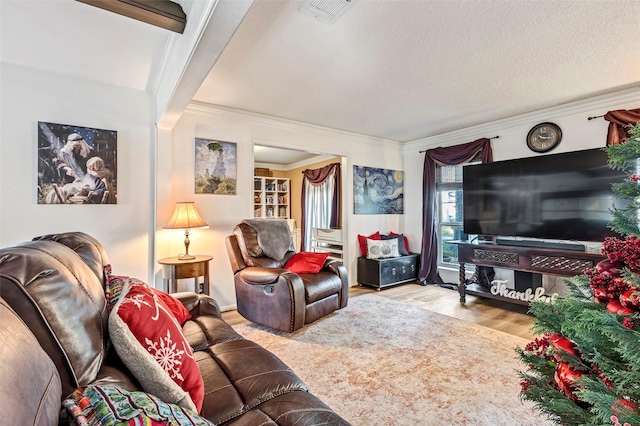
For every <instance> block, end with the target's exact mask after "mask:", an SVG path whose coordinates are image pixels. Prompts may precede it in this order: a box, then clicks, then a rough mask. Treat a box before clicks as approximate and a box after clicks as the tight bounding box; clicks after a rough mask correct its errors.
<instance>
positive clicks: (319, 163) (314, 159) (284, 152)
mask: <svg viewBox="0 0 640 426" xmlns="http://www.w3.org/2000/svg"><path fill="white" fill-rule="evenodd" d="M253 155H254V159H253V161H254V175H255V176H258V174H267V175H271V176H270V177H274V178H284V179H289V185H290V218H291V219H293V220H294V221H295V225H294V226H295V231H293V230H292V233H293V232H297V235H298V236H299V235H300V233H301V230H300V226H301V225H302V223H301V219H302V199H301V194H302V183H303V174H302V172H303V171H304V170H306V169H309V168H311V169H315V168H320V167H323V166H325V165H327V164H331V163H335V162H340V163H341V165H342V169H343V170H344V169H345V168H346V157H344V156H341V155H336V154H330V153H320V152H311V151H305V150H296V149H292V148H281V147H274V146H270V145H264V144H258V143H256V144H254V149H253ZM340 185H341V188H342V191H341V200H340V205H341V220H340V222H341V223H342V228H343V232H342V238H343V240H344V239H345V237H346V235H347V234H346V232H345V231H344V228H345V224H346V223H347V222H346V208H345V207H346V206H345V204H344V201H345V176H344V172H343V173H342V182H340ZM308 238H311V236H308ZM294 239H295V235H294ZM342 246H343V247H346V244H345V241H342ZM301 249H302V247H301V245H300V244H299V242H298V244H297V245H296V250H297V251H300V250H301ZM343 256H344V254H343ZM343 259H345V260H346V256H344V257H343ZM345 263H346V262H345Z"/></svg>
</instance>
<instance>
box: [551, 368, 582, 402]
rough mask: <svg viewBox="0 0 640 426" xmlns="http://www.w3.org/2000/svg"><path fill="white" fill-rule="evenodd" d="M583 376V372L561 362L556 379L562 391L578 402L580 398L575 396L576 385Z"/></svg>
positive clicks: (555, 375)
mask: <svg viewBox="0 0 640 426" xmlns="http://www.w3.org/2000/svg"><path fill="white" fill-rule="evenodd" d="M583 374H584V373H583V372H582V371H579V370H575V369H573V368H571V367H570V366H569V364H567V363H566V362H559V363H558V366H557V367H556V372H555V374H554V379H555V381H556V384H557V385H558V388H559V389H560V391H561V392H562V393H564V394H565V395H566V396H567V398H569V399H572V400H576V401H577V400H578V398H577V397H576V395H575V394H574V392H575V390H576V389H577V387H576V384H575V383H576V380H578V379H579V378H580V377H582V375H583Z"/></svg>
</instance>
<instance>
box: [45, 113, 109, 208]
mask: <svg viewBox="0 0 640 426" xmlns="http://www.w3.org/2000/svg"><path fill="white" fill-rule="evenodd" d="M37 133H38V204H116V203H117V199H118V191H117V182H118V168H117V142H118V134H117V132H116V131H115V130H103V129H94V128H90V127H81V126H74V125H70V124H57V123H46V122H43V121H39V122H38V132H37Z"/></svg>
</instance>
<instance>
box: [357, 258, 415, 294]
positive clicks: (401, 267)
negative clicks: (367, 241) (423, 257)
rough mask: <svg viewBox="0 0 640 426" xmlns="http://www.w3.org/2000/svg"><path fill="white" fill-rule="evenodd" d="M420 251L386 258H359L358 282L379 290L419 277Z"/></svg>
mask: <svg viewBox="0 0 640 426" xmlns="http://www.w3.org/2000/svg"><path fill="white" fill-rule="evenodd" d="M419 258H420V255H419V254H418V253H411V254H410V255H408V256H400V257H389V258H384V259H367V258H366V257H364V256H362V257H359V258H358V284H360V285H366V286H370V287H376V288H377V289H378V290H380V289H382V288H384V287H389V286H392V285H397V284H403V283H408V282H411V281H415V280H417V279H418V260H419Z"/></svg>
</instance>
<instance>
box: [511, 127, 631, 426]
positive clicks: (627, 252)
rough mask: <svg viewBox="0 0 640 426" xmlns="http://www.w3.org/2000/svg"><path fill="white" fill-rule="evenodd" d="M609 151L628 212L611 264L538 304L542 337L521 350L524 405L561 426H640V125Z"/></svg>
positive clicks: (612, 241)
mask: <svg viewBox="0 0 640 426" xmlns="http://www.w3.org/2000/svg"><path fill="white" fill-rule="evenodd" d="M629 135H630V137H629V138H628V139H627V141H626V142H625V143H624V144H621V145H616V146H610V147H607V148H604V149H605V150H606V151H607V154H608V156H609V165H610V167H612V168H614V169H618V170H622V171H624V172H625V174H626V175H627V176H628V178H627V179H625V181H624V182H623V183H619V184H614V186H613V190H614V191H615V192H616V194H617V196H619V197H622V198H625V199H626V200H628V201H629V202H630V203H629V207H626V208H624V209H614V211H613V213H614V219H613V220H612V221H611V223H610V227H611V229H613V230H614V231H615V232H616V233H618V234H620V237H609V238H607V239H606V240H605V241H604V243H603V248H602V254H603V256H605V257H606V259H605V260H603V261H601V262H599V263H598V264H597V265H596V266H595V267H594V268H592V269H589V270H586V271H585V273H584V274H583V275H580V276H577V277H574V278H573V279H571V280H568V281H567V284H568V286H569V288H570V292H569V294H568V295H566V296H563V297H560V298H558V299H557V300H556V301H555V302H554V303H544V302H532V304H531V306H530V312H531V313H532V314H534V315H535V320H534V327H533V332H534V333H535V335H536V336H537V337H536V339H535V340H534V341H533V342H531V343H529V344H528V345H527V346H526V347H525V348H516V352H517V354H518V356H519V358H520V359H521V361H522V362H523V363H524V364H525V365H526V366H527V369H526V371H520V372H519V374H520V379H521V385H522V391H521V392H520V397H521V399H523V400H528V401H532V402H533V403H534V404H535V406H536V408H537V409H538V410H540V411H541V412H542V413H544V414H546V415H547V416H548V417H549V418H550V419H551V420H552V421H554V422H556V423H558V424H561V425H567V426H569V425H615V426H627V425H629V426H640V230H639V222H638V214H639V207H640V204H639V200H640V178H639V175H638V163H639V162H640V160H639V159H640V123H639V124H638V125H636V126H635V127H634V128H633V129H631V130H630V131H629Z"/></svg>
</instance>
